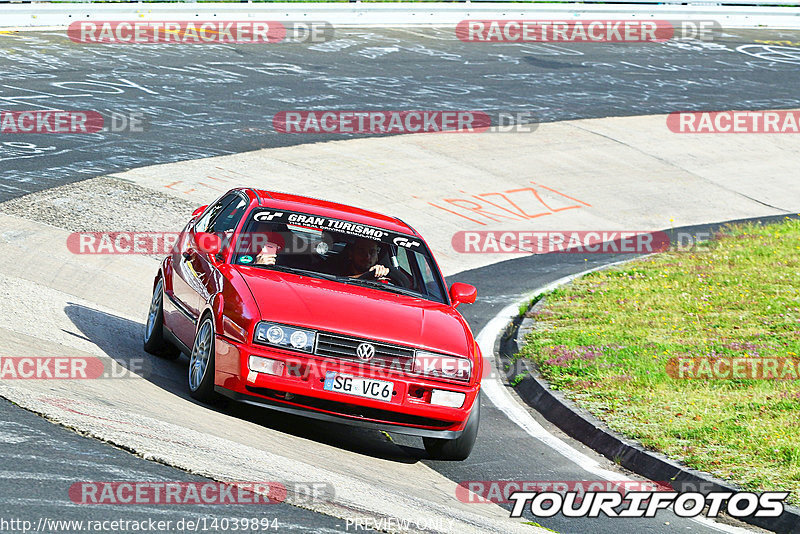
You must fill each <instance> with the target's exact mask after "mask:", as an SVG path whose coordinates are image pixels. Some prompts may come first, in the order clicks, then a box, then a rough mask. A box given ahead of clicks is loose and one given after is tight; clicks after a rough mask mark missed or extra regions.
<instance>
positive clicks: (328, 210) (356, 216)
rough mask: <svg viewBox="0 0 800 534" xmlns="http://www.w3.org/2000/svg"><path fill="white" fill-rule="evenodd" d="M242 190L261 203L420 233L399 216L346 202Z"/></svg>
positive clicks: (393, 229) (409, 232) (265, 191)
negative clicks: (340, 202) (384, 213)
mask: <svg viewBox="0 0 800 534" xmlns="http://www.w3.org/2000/svg"><path fill="white" fill-rule="evenodd" d="M243 192H249V193H250V194H249V195H248V196H250V197H253V196H255V198H254V199H253V200H256V201H257V202H258V205H259V206H261V207H265V208H266V207H269V208H273V209H284V210H287V211H299V212H301V213H308V214H310V215H320V216H322V217H331V218H333V219H344V220H346V221H352V222H356V223H360V224H366V225H369V226H377V227H380V228H383V229H384V230H389V231H393V232H399V233H402V234H411V235H416V236H418V235H419V234H418V233H417V231H416V230H414V229H413V228H412V227H410V226H409V225H407V224H406V223H404V222H403V221H401V220H400V219H398V218H397V217H390V216H388V215H383V214H382V213H378V212H375V211H370V210H365V209H362V208H356V207H355V206H348V205H347V204H339V203H337V202H330V201H328V200H322V199H319V198H313V197H305V196H301V195H292V194H290V193H282V192H280V191H267V190H264V189H252V188H248V189H246V190H243Z"/></svg>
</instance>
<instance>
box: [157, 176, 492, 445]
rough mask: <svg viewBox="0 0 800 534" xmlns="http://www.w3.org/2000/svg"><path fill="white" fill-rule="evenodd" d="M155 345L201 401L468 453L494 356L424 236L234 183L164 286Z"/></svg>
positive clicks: (200, 224)
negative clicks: (184, 359) (182, 361)
mask: <svg viewBox="0 0 800 534" xmlns="http://www.w3.org/2000/svg"><path fill="white" fill-rule="evenodd" d="M153 289H154V290H153V299H152V302H151V305H150V310H149V313H148V317H147V325H146V328H145V335H144V348H145V350H147V351H148V352H150V353H153V354H156V355H159V356H161V357H165V358H178V357H179V356H180V353H181V352H185V353H186V354H189V355H190V361H189V373H188V377H189V380H188V382H189V392H190V393H191V395H192V396H193V397H194V398H196V399H199V400H202V401H211V400H213V399H214V398H215V397H216V396H217V395H224V396H226V397H229V398H231V399H234V400H236V401H240V402H243V403H247V404H252V405H255V406H263V407H268V408H271V409H275V410H280V411H283V412H288V413H293V414H300V415H304V416H307V417H312V418H316V419H322V420H326V421H338V422H341V423H345V424H355V425H359V426H364V427H370V428H377V429H382V430H388V431H393V432H398V433H402V434H411V435H416V436H421V437H422V438H423V441H424V443H425V448H426V450H427V451H428V454H429V455H430V456H431V457H434V458H437V459H452V460H460V459H464V458H466V457H467V456H469V453H470V451H471V450H472V447H473V444H474V443H475V437H476V435H477V432H478V423H479V419H480V402H479V392H480V379H481V375H482V358H481V354H480V351H479V349H478V345H477V343H476V342H475V340H474V338H473V335H472V332H471V331H470V329H469V326H467V323H466V321H465V320H464V318H463V317H462V316H461V314H459V313H458V312H457V311H456V310H455V308H456V306H458V305H459V304H460V303H471V302H474V301H475V296H476V290H475V288H474V287H472V286H470V285H467V284H462V283H454V284H452V285H451V286H450V290H449V292H448V290H447V287H446V285H445V282H444V280H443V278H442V275H441V273H440V272H439V267H438V265H437V264H436V261H435V260H434V259H433V256H432V255H431V252H430V250H429V248H428V246H427V244H426V243H425V240H424V239H422V237H421V236H420V235H419V234H418V233H417V232H416V231H415V230H414V229H413V228H411V227H410V226H408V225H407V224H405V223H404V222H403V221H401V220H400V219H397V218H394V217H388V216H385V215H381V214H378V213H374V212H371V211H366V210H363V209H359V208H354V207H350V206H345V205H342V204H335V203H333V202H326V201H323V200H317V199H313V198H308V197H302V196H295V195H289V194H285V193H277V192H272V191H260V190H253V189H247V188H241V189H234V190H231V191H229V192H228V193H226V194H225V195H223V196H222V197H221V198H220V199H219V200H217V201H216V202H214V204H212V205H210V206H203V207H201V208H198V209H197V210H196V211H195V212H194V213H193V215H192V219H191V220H190V221H189V223H188V225H187V226H186V228H185V229H184V231H183V232H182V233H181V235H180V239H179V240H178V243H177V244H176V246H175V247H174V249H173V252H172V254H171V255H170V256H168V257H167V258H165V259H164V261H163V262H162V265H161V269H160V271H159V273H158V275H157V276H156V278H155V281H154V284H153Z"/></svg>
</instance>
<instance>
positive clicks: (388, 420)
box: [214, 335, 480, 439]
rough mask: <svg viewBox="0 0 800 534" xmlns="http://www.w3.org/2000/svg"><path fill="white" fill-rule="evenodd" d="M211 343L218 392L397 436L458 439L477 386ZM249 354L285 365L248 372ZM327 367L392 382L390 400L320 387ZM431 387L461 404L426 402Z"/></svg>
mask: <svg viewBox="0 0 800 534" xmlns="http://www.w3.org/2000/svg"><path fill="white" fill-rule="evenodd" d="M216 347H217V349H216V365H215V380H214V382H215V389H216V391H217V392H218V393H220V394H221V395H224V396H226V397H228V398H230V399H233V400H235V401H238V402H242V403H245V404H249V405H254V406H260V407H264V408H269V409H273V410H278V411H282V412H285V413H291V414H295V415H302V416H306V417H311V418H314V419H318V420H324V421H334V422H338V423H342V424H348V425H356V426H360V427H365V428H375V429H378V430H386V431H389V432H396V433H399V434H408V435H414V436H422V437H433V438H442V439H454V438H457V437H458V436H460V435H461V433H462V432H463V429H464V425H465V424H466V420H467V418H468V417H469V414H470V412H471V410H472V406H473V403H474V402H475V399H476V398H477V396H478V392H479V390H480V385H479V384H477V383H476V384H472V385H468V384H454V383H452V382H446V381H438V380H430V379H427V378H422V377H419V376H416V375H410V374H407V373H403V372H398V371H392V370H387V369H383V368H377V367H370V366H366V365H363V364H361V365H359V364H355V363H354V362H351V361H347V360H338V359H332V358H319V357H316V356H312V355H308V356H306V355H298V354H296V353H293V352H290V351H283V350H280V349H272V348H270V347H262V346H253V345H246V344H240V343H237V342H234V341H232V340H230V339H227V338H224V337H222V336H219V335H218V336H217V343H216ZM250 355H254V356H260V357H264V358H269V359H272V360H279V361H281V362H284V364H285V367H284V369H283V371H282V373H281V375H280V376H276V375H272V374H265V373H253V372H251V371H250V370H249V368H248V359H249V357H250ZM290 370H291V372H290ZM330 371H333V372H337V373H343V374H347V375H351V376H355V377H363V378H372V379H377V380H384V381H391V382H392V384H393V395H392V398H391V400H390V401H381V400H376V399H371V398H365V397H359V396H354V395H349V394H347V393H341V392H334V391H328V390H325V389H324V382H325V376H326V373H328V372H330ZM434 389H438V390H445V391H453V392H458V393H463V394H464V395H465V399H464V403H463V404H462V405H461V407H459V408H452V407H446V406H438V405H434V404H431V403H430V397H431V391H432V390H434Z"/></svg>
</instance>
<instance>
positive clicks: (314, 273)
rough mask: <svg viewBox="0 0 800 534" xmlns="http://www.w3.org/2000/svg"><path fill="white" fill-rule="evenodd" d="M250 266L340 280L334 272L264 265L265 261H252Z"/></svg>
mask: <svg viewBox="0 0 800 534" xmlns="http://www.w3.org/2000/svg"><path fill="white" fill-rule="evenodd" d="M248 267H261V268H264V269H270V270H273V271H280V272H282V273H291V274H299V275H303V276H312V277H314V278H324V279H325V280H338V279H339V277H338V276H334V275H332V274H327V273H321V272H319V271H311V270H309V269H301V268H299V267H287V266H285V265H264V264H263V263H252V264H250V265H248Z"/></svg>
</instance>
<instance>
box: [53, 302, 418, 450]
mask: <svg viewBox="0 0 800 534" xmlns="http://www.w3.org/2000/svg"><path fill="white" fill-rule="evenodd" d="M64 313H65V314H66V315H67V317H69V319H70V320H71V321H72V323H73V324H74V325H75V326H76V327H77V328H78V330H79V331H80V333H81V334H82V336H79V337H83V338H84V339H86V340H87V341H90V342H91V343H94V344H95V345H97V346H98V347H99V348H100V349H101V350H102V351H103V352H104V353H106V354H107V355H108V356H109V357H110V358H112V359H113V360H114V361H115V362H116V363H117V364H119V365H120V366H122V367H123V368H125V369H126V370H128V371H131V372H133V373H136V374H137V375H139V376H141V377H142V378H143V379H144V380H147V381H149V382H150V383H152V384H154V385H156V386H158V387H160V388H162V389H164V390H165V391H168V392H170V393H172V394H174V395H177V396H179V397H181V398H183V399H186V400H189V401H190V402H193V403H195V404H197V405H199V406H204V407H205V408H206V409H208V410H215V411H217V412H220V413H224V414H227V415H229V416H231V417H235V418H238V419H243V420H245V421H249V422H251V423H255V424H257V425H260V426H263V427H266V428H270V429H272V430H275V431H278V432H281V433H284V434H291V435H293V436H297V437H300V438H304V439H308V440H312V441H316V442H319V443H325V444H326V445H330V446H333V447H337V448H340V449H345V450H348V451H351V452H355V453H358V454H363V455H366V456H372V457H375V458H381V459H384V460H391V461H395V462H401V463H408V464H412V463H416V462H417V461H419V460H423V459H425V458H427V454H426V453H425V450H424V449H423V448H422V447H421V443H420V446H419V447H414V446H410V445H400V444H397V443H395V442H394V441H393V440H392V438H391V437H390V436H389V435H388V434H385V433H383V432H379V431H376V430H368V429H362V428H357V427H352V426H348V425H341V424H336V423H328V422H325V421H318V420H314V419H309V418H306V417H301V416H296V415H290V414H284V413H281V412H276V411H272V410H269V409H266V408H264V409H259V408H256V407H252V406H246V405H242V404H238V403H235V402H231V401H227V400H225V399H222V400H221V401H220V402H219V403H217V404H216V405H214V406H209V405H205V404H202V403H200V402H198V401H196V400H194V399H192V398H191V397H190V396H189V391H188V385H187V379H186V375H187V372H188V371H187V367H188V358H187V356H186V355H182V356H181V357H180V358H178V359H177V360H164V359H161V358H158V357H156V356H152V355H150V354H148V353H146V352H144V350H143V349H142V338H143V335H144V324H143V323H139V322H136V321H131V320H129V319H125V318H124V317H119V316H117V315H114V314H110V313H106V312H103V311H100V310H96V309H93V308H90V307H87V306H83V305H81V304H75V303H68V305H67V306H66V307H65V308H64ZM72 335H75V334H74V333H73V334H72ZM121 382H123V383H124V381H121ZM122 388H124V385H123V386H122V387H121V389H122ZM123 394H124V391H123ZM417 439H419V438H417ZM407 441H408V440H407V439H403V442H406V443H407Z"/></svg>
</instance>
